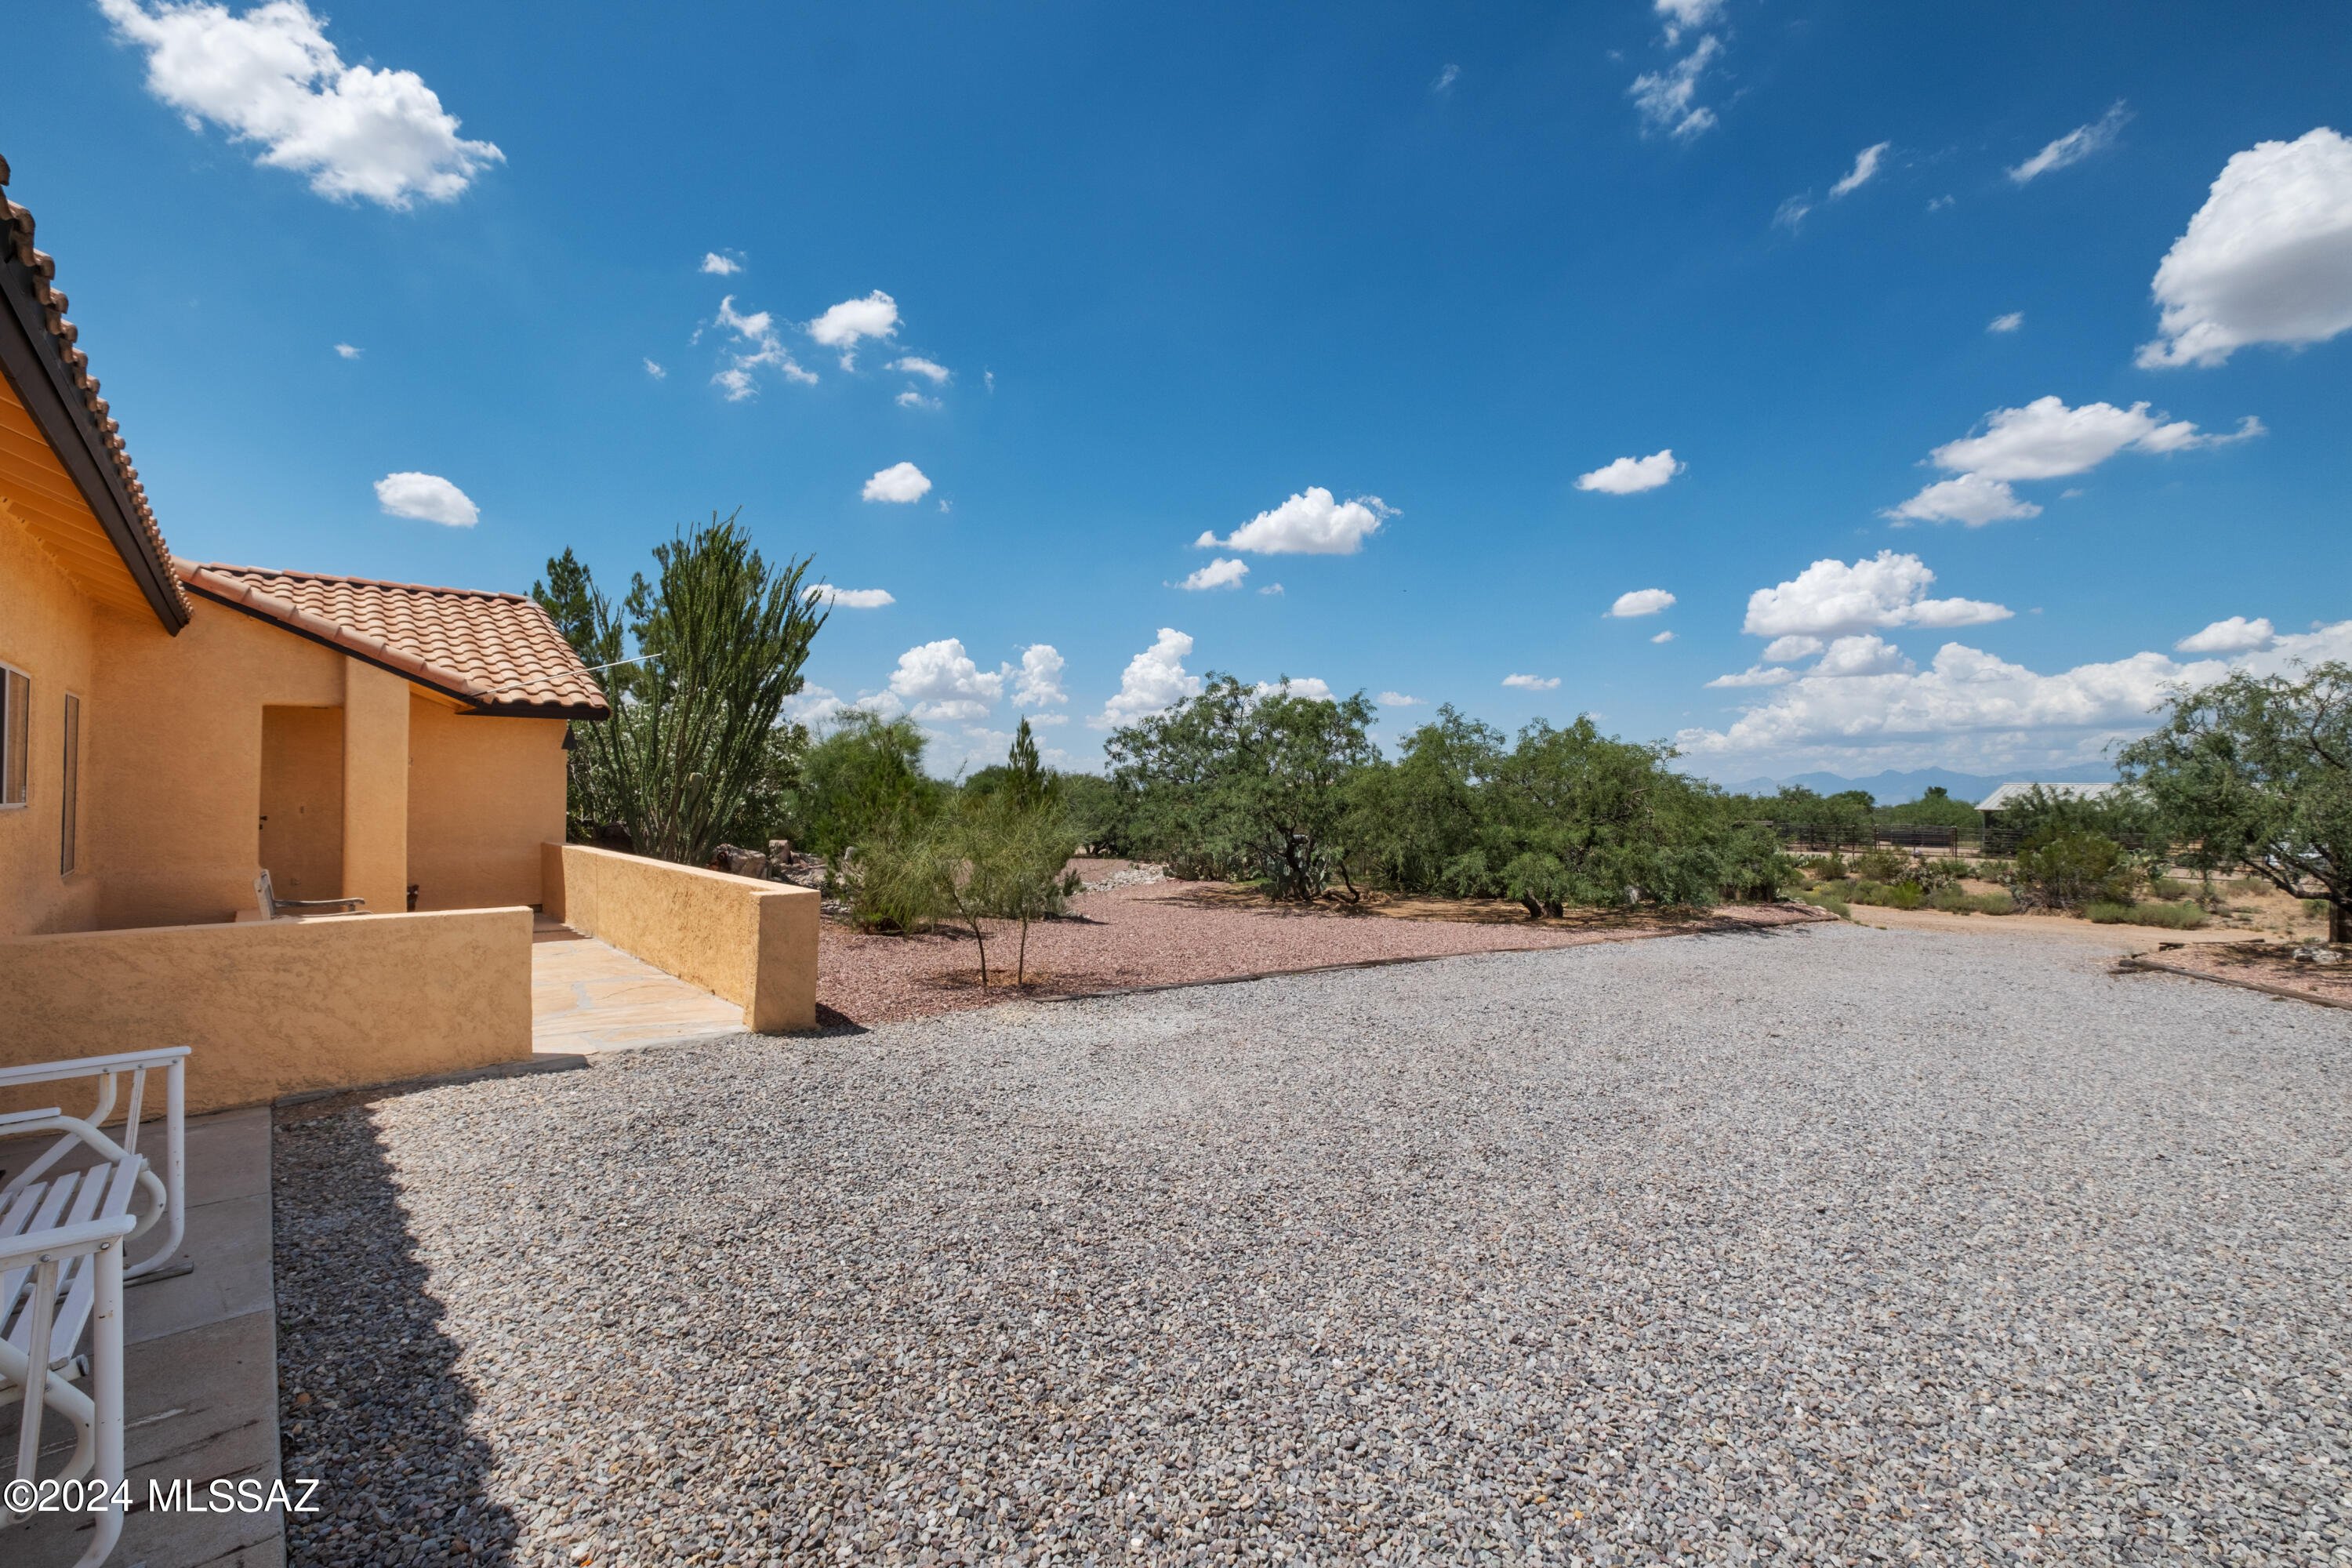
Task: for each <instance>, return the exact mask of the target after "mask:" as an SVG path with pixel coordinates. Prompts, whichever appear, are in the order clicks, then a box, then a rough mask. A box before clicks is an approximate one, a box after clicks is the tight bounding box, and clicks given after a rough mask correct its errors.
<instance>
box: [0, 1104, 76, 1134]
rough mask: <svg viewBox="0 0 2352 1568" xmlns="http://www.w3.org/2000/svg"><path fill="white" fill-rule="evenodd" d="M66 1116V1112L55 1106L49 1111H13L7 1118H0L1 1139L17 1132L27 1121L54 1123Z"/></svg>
mask: <svg viewBox="0 0 2352 1568" xmlns="http://www.w3.org/2000/svg"><path fill="white" fill-rule="evenodd" d="M64 1114H65V1112H64V1111H62V1110H58V1108H57V1107H56V1106H54V1105H52V1106H50V1107H49V1108H48V1109H47V1110H12V1111H10V1112H9V1113H8V1114H7V1115H5V1116H0V1138H5V1137H7V1136H8V1135H9V1134H10V1133H12V1132H15V1131H17V1130H18V1129H20V1128H22V1127H23V1126H24V1125H25V1123H26V1122H27V1121H55V1120H57V1118H58V1117H60V1116H63V1115H64Z"/></svg>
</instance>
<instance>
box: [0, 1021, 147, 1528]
mask: <svg viewBox="0 0 2352 1568" xmlns="http://www.w3.org/2000/svg"><path fill="white" fill-rule="evenodd" d="M187 1056H188V1047H185V1046H172V1047H164V1048H163V1049H160V1050H152V1051H128V1052H124V1053H122V1054H121V1055H118V1056H110V1057H87V1058H81V1059H79V1060H78V1061H65V1062H42V1063H37V1064H34V1065H31V1066H26V1067H17V1068H0V1088H15V1087H21V1086H24V1085H28V1084H37V1083H55V1082H60V1081H65V1080H69V1079H79V1078H95V1079H98V1080H99V1089H98V1103H97V1105H96V1107H95V1108H93V1109H92V1110H91V1111H90V1113H89V1116H88V1117H86V1118H85V1117H73V1116H67V1115H65V1114H64V1113H63V1112H61V1111H59V1110H57V1109H56V1108H54V1107H52V1108H50V1109H47V1110H23V1111H16V1112H13V1113H11V1114H8V1115H5V1116H0V1139H9V1140H12V1141H13V1140H15V1139H16V1138H19V1137H24V1136H28V1135H29V1136H33V1137H38V1136H40V1135H42V1134H45V1133H49V1132H55V1133H58V1134H59V1136H58V1140H57V1142H54V1143H53V1144H51V1145H50V1146H49V1148H48V1149H47V1151H46V1152H43V1153H41V1154H39V1155H38V1156H37V1157H36V1158H35V1159H33V1160H32V1161H31V1162H30V1163H27V1164H26V1166H25V1168H24V1169H23V1170H21V1171H16V1172H15V1173H13V1174H12V1176H11V1178H10V1179H9V1181H8V1182H7V1184H5V1186H0V1405H10V1404H21V1406H22V1407H21V1408H20V1410H19V1412H18V1429H17V1440H16V1465H15V1467H14V1479H16V1480H21V1481H31V1482H35V1483H39V1482H41V1481H44V1480H46V1481H47V1482H50V1483H58V1482H65V1483H79V1486H80V1487H81V1488H82V1489H84V1491H83V1495H81V1496H80V1497H79V1499H78V1500H79V1502H80V1503H81V1505H82V1506H81V1507H80V1508H79V1509H78V1510H75V1511H78V1512H83V1513H87V1514H89V1515H90V1516H91V1517H92V1521H93V1527H94V1531H95V1533H94V1535H93V1537H92V1539H91V1542H90V1544H89V1549H88V1550H87V1551H85V1552H83V1553H82V1555H81V1557H80V1559H79V1562H78V1563H77V1568H97V1564H99V1563H103V1562H105V1561H106V1559H107V1557H108V1555H109V1554H110V1553H111V1552H113V1550H114V1546H115V1542H117V1541H118V1540H119V1539H120V1538H121V1534H122V1513H123V1506H122V1505H123V1501H124V1499H123V1494H122V1484H123V1458H122V1383H123V1374H122V1289H123V1282H124V1280H125V1279H126V1278H127V1277H129V1276H131V1275H143V1274H146V1273H149V1272H151V1271H152V1270H153V1269H155V1268H159V1267H161V1266H162V1265H163V1264H164V1263H166V1262H168V1261H169V1260H170V1259H171V1258H172V1257H173V1254H174V1253H175V1252H177V1251H178V1249H179V1246H180V1240H181V1237H183V1236H184V1233H185V1231H186V1228H187V1215H186V1177H187V1143H186V1128H185V1121H186V1110H185V1108H186V1103H187V1099H186V1062H187ZM156 1070H161V1071H162V1072H163V1075H164V1096H163V1104H164V1129H163V1141H164V1149H165V1155H164V1173H163V1176H162V1177H161V1178H159V1177H158V1176H157V1175H156V1173H154V1172H153V1171H152V1170H151V1169H150V1168H149V1163H148V1160H147V1158H146V1156H144V1155H142V1154H141V1153H140V1152H139V1131H140V1121H141V1113H142V1110H144V1109H145V1101H146V1095H147V1075H148V1074H149V1073H150V1072H152V1071H156ZM126 1072H127V1073H129V1074H130V1075H131V1095H130V1100H129V1101H128V1103H127V1104H126V1105H125V1106H124V1115H123V1127H122V1141H121V1142H120V1143H118V1142H115V1141H114V1140H113V1139H111V1138H110V1137H108V1136H107V1135H106V1134H105V1133H104V1132H102V1131H100V1130H99V1129H100V1125H101V1124H102V1123H103V1122H105V1121H106V1120H107V1119H108V1118H109V1117H110V1116H111V1115H112V1114H113V1112H114V1108H115V1103H116V1100H117V1092H116V1085H117V1080H118V1079H120V1078H121V1076H122V1075H123V1074H124V1073H126ZM79 1149H88V1150H89V1151H90V1152H93V1153H95V1154H97V1155H98V1156H99V1160H98V1163H95V1164H92V1165H89V1166H86V1167H81V1168H77V1169H74V1170H68V1171H62V1172H59V1173H58V1174H56V1175H50V1174H49V1173H50V1172H51V1171H52V1170H55V1169H56V1168H57V1167H58V1162H59V1161H61V1160H62V1159H64V1158H65V1156H66V1155H68V1153H71V1152H76V1151H77V1150H79ZM141 1192H144V1193H146V1194H147V1195H148V1198H149V1200H150V1201H149V1204H148V1207H147V1212H146V1214H144V1215H139V1214H135V1213H133V1212H132V1209H131V1204H132V1200H133V1198H134V1197H135V1195H136V1194H139V1193H141ZM166 1219H168V1220H169V1225H168V1226H167V1227H166V1231H165V1236H166V1239H165V1242H164V1245H163V1247H162V1249H161V1250H159V1251H157V1252H156V1253H154V1254H153V1255H152V1256H151V1257H149V1258H147V1259H146V1260H145V1261H143V1262H142V1263H140V1264H138V1265H136V1266H135V1267H132V1268H125V1267H124V1265H123V1253H124V1251H125V1249H126V1248H127V1247H128V1246H129V1244H130V1242H131V1238H133V1237H138V1236H142V1235H144V1234H146V1233H147V1232H148V1231H150V1230H152V1229H153V1228H154V1227H155V1226H157V1225H158V1224H161V1223H163V1222H164V1221H165V1220H166ZM85 1326H87V1327H88V1328H89V1335H90V1348H89V1355H88V1357H87V1358H86V1359H85V1358H84V1357H82V1356H80V1355H79V1354H77V1353H76V1350H77V1347H78V1346H79V1344H80V1342H81V1334H82V1330H83V1328H84V1327H85ZM84 1375H87V1376H88V1377H89V1393H88V1394H84V1393H82V1392H81V1391H80V1390H79V1389H77V1388H75V1387H74V1386H73V1384H75V1382H77V1381H79V1379H80V1378H81V1377H82V1376H84ZM35 1391H37V1394H36V1392H35ZM44 1409H47V1410H54V1411H56V1412H57V1413H58V1414H59V1415H63V1416H64V1417H65V1418H66V1420H67V1421H68V1423H69V1424H70V1425H71V1426H73V1428H74V1448H73V1452H72V1454H71V1455H69V1456H68V1458H67V1459H66V1462H65V1464H64V1465H63V1467H62V1468H59V1469H58V1472H57V1473H56V1474H54V1475H51V1476H48V1477H42V1476H41V1475H40V1474H39V1473H38V1465H39V1460H40V1454H41V1413H42V1411H43V1410H44ZM9 1517H10V1515H9V1512H8V1510H7V1507H6V1503H5V1501H0V1523H5V1521H7V1520H8V1518H9Z"/></svg>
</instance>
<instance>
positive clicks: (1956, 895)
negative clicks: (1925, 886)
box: [1927, 887, 2017, 915]
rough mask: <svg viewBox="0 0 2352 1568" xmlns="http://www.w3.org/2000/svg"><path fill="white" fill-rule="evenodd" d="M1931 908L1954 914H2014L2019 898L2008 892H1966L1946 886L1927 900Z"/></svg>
mask: <svg viewBox="0 0 2352 1568" xmlns="http://www.w3.org/2000/svg"><path fill="white" fill-rule="evenodd" d="M1927 903H1928V906H1929V907H1930V908H1931V909H1938V910H1943V911H1944V912H1945V913H1947V914H1954V915H2013V914H2015V913H2016V912H2017V900H2015V899H2012V898H2011V897H2010V896H2009V895H2008V894H2007V893H1964V892H1962V891H1961V890H1960V889H1958V888H1957V887H1954V888H1945V889H1942V890H1940V891H1938V892H1937V894H1936V895H1935V896H1934V897H1933V898H1931V899H1929V900H1927Z"/></svg>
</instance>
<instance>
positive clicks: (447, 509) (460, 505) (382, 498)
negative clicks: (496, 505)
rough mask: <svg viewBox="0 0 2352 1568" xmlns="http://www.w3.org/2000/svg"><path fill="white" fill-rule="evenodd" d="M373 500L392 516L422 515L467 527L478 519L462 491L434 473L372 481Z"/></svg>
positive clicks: (408, 474) (479, 519)
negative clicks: (373, 482)
mask: <svg viewBox="0 0 2352 1568" xmlns="http://www.w3.org/2000/svg"><path fill="white" fill-rule="evenodd" d="M375 499H376V503H377V504H378V505H380V506H382V507H383V510H384V511H385V512H386V513H388V514H389V515H391V516H393V517H415V518H422V519H423V520H424V521H426V522H437V523H441V524H444V525H445V526H446V527H450V528H471V527H473V526H474V524H476V523H477V522H479V521H481V519H482V514H481V511H480V510H479V509H478V508H477V507H476V506H475V505H474V503H473V502H472V501H470V500H467V499H466V492H465V491H463V490H461V489H458V488H457V486H455V485H453V484H451V483H450V482H449V481H448V480H446V479H443V478H442V477H441V476H440V475H438V474H418V473H404V474H386V475H384V477H383V478H382V479H378V480H376V482H375Z"/></svg>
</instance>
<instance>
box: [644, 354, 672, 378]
mask: <svg viewBox="0 0 2352 1568" xmlns="http://www.w3.org/2000/svg"><path fill="white" fill-rule="evenodd" d="M646 374H647V375H649V376H652V377H653V378H654V379H655V380H656V381H667V380H668V379H669V372H667V371H666V370H664V369H662V367H661V366H659V365H657V364H656V363H654V362H653V358H652V356H650V355H648V356H646Z"/></svg>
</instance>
